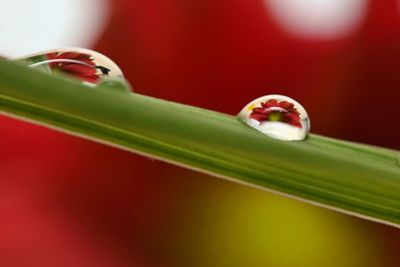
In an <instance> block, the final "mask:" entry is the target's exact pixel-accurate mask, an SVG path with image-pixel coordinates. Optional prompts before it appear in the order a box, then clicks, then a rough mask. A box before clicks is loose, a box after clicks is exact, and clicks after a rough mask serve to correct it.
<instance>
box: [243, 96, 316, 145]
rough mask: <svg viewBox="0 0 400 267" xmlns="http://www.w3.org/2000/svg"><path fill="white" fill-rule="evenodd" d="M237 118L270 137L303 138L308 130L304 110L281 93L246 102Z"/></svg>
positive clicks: (308, 122)
mask: <svg viewBox="0 0 400 267" xmlns="http://www.w3.org/2000/svg"><path fill="white" fill-rule="evenodd" d="M237 116H238V118H239V119H240V120H241V121H243V122H244V123H246V124H247V125H249V126H250V127H253V128H254V129H256V130H258V131H260V132H262V133H263V134H265V135H268V136H270V137H273V138H276V139H280V140H285V141H294V140H304V139H305V138H306V137H307V134H308V132H309V131H310V120H309V117H308V114H307V112H306V110H305V109H304V108H303V107H302V106H301V105H300V104H299V103H298V102H297V101H295V100H293V99H292V98H290V97H287V96H283V95H266V96H262V97H259V98H257V99H255V100H253V101H251V102H250V103H249V104H247V105H246V106H245V107H244V108H243V109H242V110H241V111H240V112H239V114H238V115H237Z"/></svg>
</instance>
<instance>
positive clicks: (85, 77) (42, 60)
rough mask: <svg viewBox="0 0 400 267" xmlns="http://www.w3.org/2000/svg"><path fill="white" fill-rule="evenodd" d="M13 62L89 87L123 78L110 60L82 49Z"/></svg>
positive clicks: (72, 49) (48, 53)
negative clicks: (59, 74) (66, 76)
mask: <svg viewBox="0 0 400 267" xmlns="http://www.w3.org/2000/svg"><path fill="white" fill-rule="evenodd" d="M15 60H18V61H22V62H25V63H26V64H28V65H29V66H30V67H32V68H37V69H41V70H43V71H46V72H49V73H61V74H64V75H68V76H69V77H71V78H74V79H77V80H80V81H82V82H83V83H85V84H89V85H98V84H100V83H101V82H103V81H104V80H105V79H108V78H111V79H115V78H123V77H124V76H123V74H122V71H121V69H120V68H119V67H118V65H117V64H115V63H114V62H113V61H112V60H111V59H109V58H108V57H106V56H105V55H103V54H100V53H98V52H96V51H93V50H89V49H84V48H66V49H54V50H49V51H44V52H39V53H35V54H32V55H28V56H25V57H22V58H17V59H15Z"/></svg>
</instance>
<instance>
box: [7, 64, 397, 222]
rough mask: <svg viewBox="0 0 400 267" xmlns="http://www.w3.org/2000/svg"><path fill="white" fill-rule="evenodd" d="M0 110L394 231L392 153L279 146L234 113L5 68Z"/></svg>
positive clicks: (313, 139)
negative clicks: (226, 113)
mask: <svg viewBox="0 0 400 267" xmlns="http://www.w3.org/2000/svg"><path fill="white" fill-rule="evenodd" d="M110 84H111V85H112V83H110ZM0 111H1V112H4V113H6V114H9V115H11V116H17V117H21V118H23V119H28V120H30V121H33V122H34V123H40V124H44V125H47V126H49V127H53V128H57V129H59V130H62V131H66V132H69V133H71V134H74V135H79V136H82V137H84V138H88V139H92V140H95V141H98V142H101V143H106V144H109V145H112V146H117V147H120V148H122V149H126V150H129V151H133V152H136V153H140V154H144V155H148V156H151V157H155V158H158V159H161V160H164V161H168V162H171V163H174V164H177V165H182V166H185V167H188V168H191V169H195V170H199V171H202V172H206V173H209V174H211V175H214V176H219V177H223V178H228V179H230V180H233V181H236V182H241V183H245V184H248V185H252V186H257V187H260V188H264V189H268V190H273V191H276V192H280V193H283V194H286V195H290V196H293V197H297V198H301V199H303V200H305V201H309V202H313V203H315V204H318V205H323V206H328V207H331V208H334V209H338V210H341V211H344V212H347V213H351V214H355V215H357V216H362V217H367V218H370V219H373V220H375V221H380V222H385V223H388V224H391V225H398V224H400V167H399V165H398V155H399V152H397V151H394V150H390V149H384V148H379V147H373V146H368V145H361V144H356V143H351V142H345V141H341V140H335V139H331V138H326V137H322V136H317V135H310V136H309V138H308V139H307V140H305V141H299V142H285V141H279V140H275V139H272V138H269V137H267V136H265V135H262V134H260V133H259V132H257V131H255V130H254V129H251V128H250V127H248V126H246V125H244V124H242V123H241V122H239V121H238V120H237V119H236V118H235V117H233V116H229V115H225V114H221V113H217V112H212V111H209V110H204V109H200V108H195V107H191V106H186V105H181V104H177V103H172V102H168V101H164V100H160V99H155V98H151V97H147V96H143V95H138V94H133V93H129V92H126V91H124V90H121V88H120V87H119V86H116V87H115V88H114V87H113V86H100V87H98V88H88V87H86V86H84V85H81V84H78V83H75V82H71V81H67V80H64V79H61V78H57V77H53V76H49V75H47V74H44V73H41V72H37V71H35V70H31V69H28V68H25V67H23V66H20V65H18V64H15V63H11V62H4V61H3V62H1V61H0Z"/></svg>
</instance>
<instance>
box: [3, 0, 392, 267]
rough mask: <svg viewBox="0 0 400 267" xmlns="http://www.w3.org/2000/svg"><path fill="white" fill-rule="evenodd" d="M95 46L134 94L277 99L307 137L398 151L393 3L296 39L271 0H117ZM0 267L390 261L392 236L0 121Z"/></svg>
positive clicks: (205, 100) (214, 104) (217, 105)
mask: <svg viewBox="0 0 400 267" xmlns="http://www.w3.org/2000/svg"><path fill="white" fill-rule="evenodd" d="M109 2H110V4H109V8H110V18H109V21H108V24H107V27H106V29H105V31H104V32H103V33H102V34H101V36H100V38H99V40H97V42H96V45H95V46H94V47H92V48H93V49H95V50H97V51H99V52H102V53H104V54H106V55H108V56H109V57H110V58H112V59H113V60H114V61H116V62H117V63H118V64H119V65H120V67H121V68H122V70H123V71H124V73H125V75H126V77H127V79H128V80H129V81H130V82H131V83H132V84H133V87H134V90H135V92H136V93H140V94H146V95H151V96H155V97H159V98H163V99H167V100H172V101H177V102H181V103H185V104H190V105H195V106H199V107H203V108H208V109H212V110H216V111H220V112H224V113H228V114H232V115H235V114H236V113H237V112H238V111H239V110H240V109H241V108H242V106H244V105H245V104H246V103H247V102H249V101H250V100H252V99H254V98H256V97H258V96H261V95H265V94H270V93H279V94H284V95H288V96H290V97H293V98H294V99H296V100H298V101H299V102H300V103H302V104H303V105H304V106H305V107H306V109H307V111H308V113H309V115H310V117H311V122H312V131H313V132H314V133H318V134H323V135H327V136H332V137H337V138H342V139H347V140H353V141H358V142H364V143H369V144H375V145H380V146H385V147H391V148H395V149H399V148H400V138H399V136H400V127H399V119H398V116H397V114H398V113H399V112H398V107H399V98H400V91H399V88H400V75H399V74H398V73H397V72H398V69H399V67H400V5H399V1H395V0H387V1H378V0H370V1H365V3H366V7H365V12H364V13H363V15H362V16H360V23H359V26H357V27H355V28H354V30H351V31H348V32H346V33H345V34H340V35H334V36H328V37H327V36H322V37H321V36H320V35H318V34H315V35H312V34H296V33H294V32H293V31H288V29H287V27H286V28H285V27H284V26H282V23H280V22H279V20H278V19H277V16H276V14H275V13H274V9H273V8H271V6H270V5H268V4H267V2H268V0H264V1H261V0H254V1H239V0H230V1H228V0H191V1H179V0H155V1H145V0H131V1H128V0H115V1H112V2H111V1H109ZM0 135H1V138H0V140H1V141H0V148H1V149H0V218H1V219H0V265H1V266H6V267H19V266H21V267H22V266H31V267H35V266H38V267H39V266H40V267H47V266H399V263H398V261H397V255H396V254H397V252H398V248H399V246H400V231H399V230H398V229H395V228H391V227H388V226H384V225H380V224H376V223H372V222H367V221H363V220H360V219H356V218H352V217H349V216H347V215H341V214H337V213H334V212H331V211H326V210H323V209H320V208H316V207H312V206H310V205H307V204H302V203H298V202H296V201H293V200H287V199H285V198H281V197H277V196H273V195H271V194H269V193H266V192H260V191H258V190H255V189H249V188H245V187H243V186H241V185H236V184H232V183H230V182H226V181H222V180H219V179H215V178H212V177H208V176H206V175H203V174H197V173H193V172H191V171H187V170H183V169H181V168H178V167H174V166H171V165H168V164H165V163H161V162H158V161H154V160H151V159H147V158H143V157H140V156H136V155H132V154H130V153H127V152H123V151H120V150H117V149H114V148H109V147H105V146H103V145H99V144H95V143H92V142H90V141H85V140H81V139H78V138H75V137H71V136H67V135H64V134H61V133H57V132H54V131H51V130H48V129H46V128H43V127H39V126H34V125H31V124H28V123H25V122H21V121H17V120H14V119H10V118H6V117H3V116H2V117H0Z"/></svg>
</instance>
